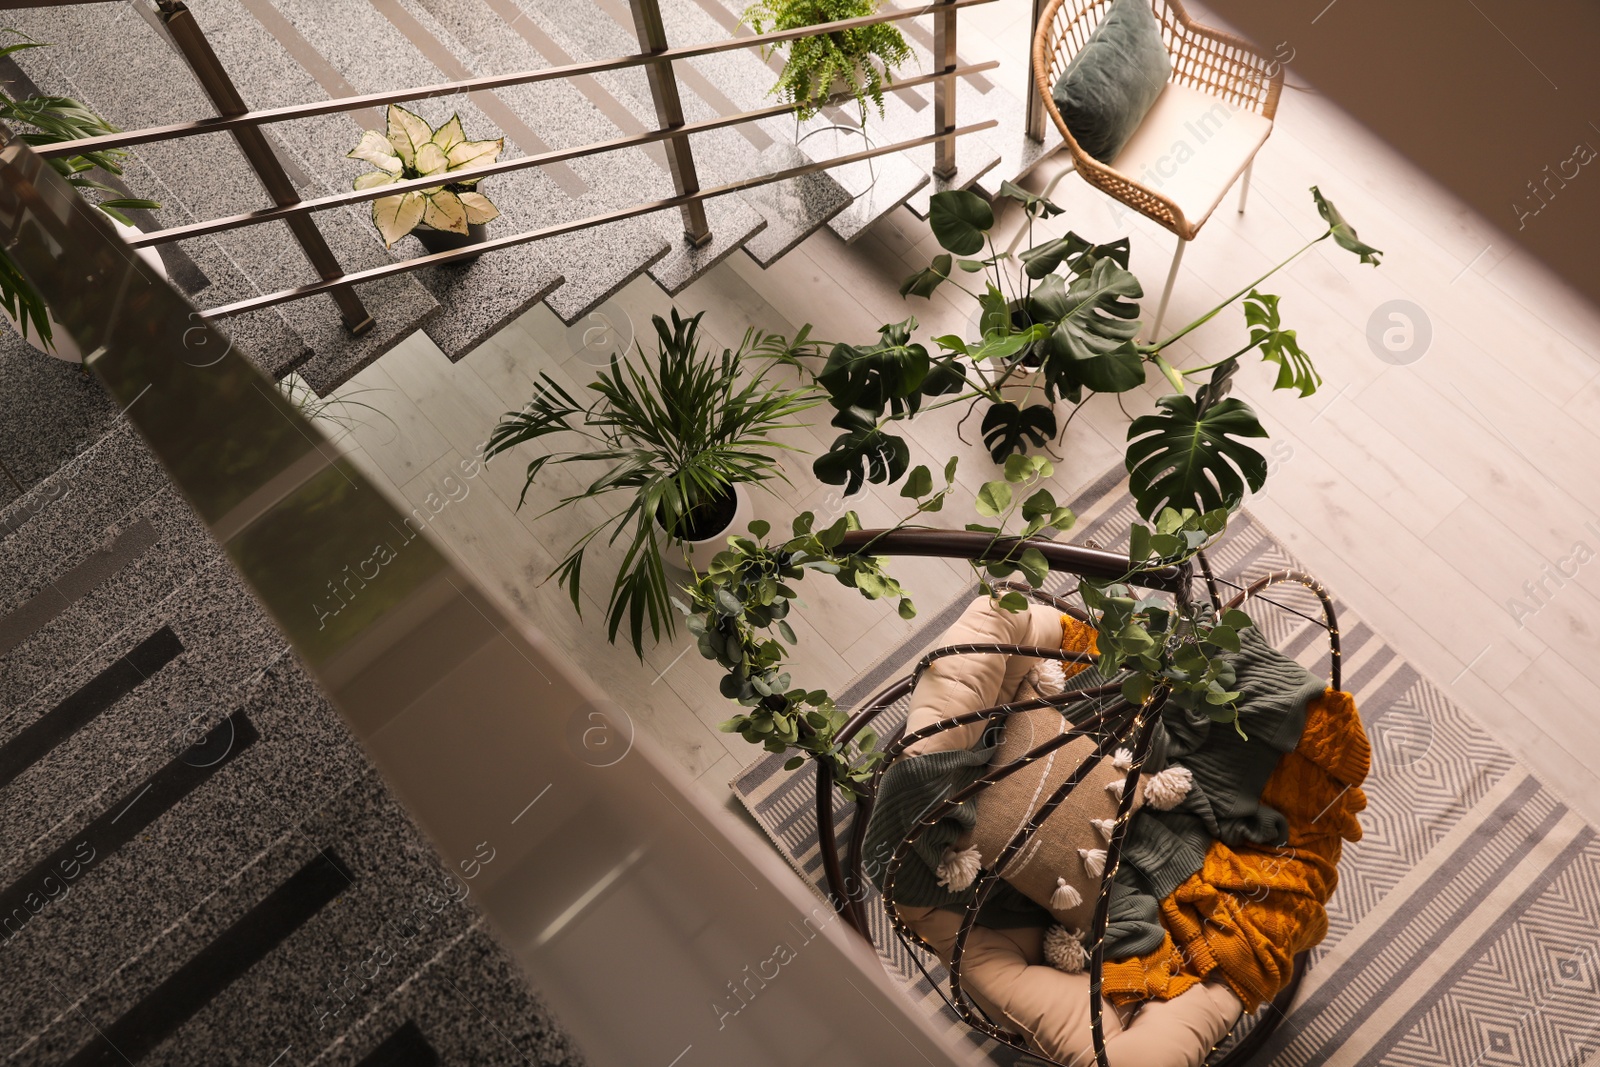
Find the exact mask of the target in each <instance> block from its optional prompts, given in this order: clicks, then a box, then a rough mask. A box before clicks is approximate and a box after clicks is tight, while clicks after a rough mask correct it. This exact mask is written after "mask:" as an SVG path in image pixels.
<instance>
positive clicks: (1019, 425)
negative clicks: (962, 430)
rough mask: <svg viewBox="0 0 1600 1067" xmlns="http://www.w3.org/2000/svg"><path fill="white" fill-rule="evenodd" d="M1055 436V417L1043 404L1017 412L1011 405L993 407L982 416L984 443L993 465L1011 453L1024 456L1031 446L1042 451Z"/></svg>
mask: <svg viewBox="0 0 1600 1067" xmlns="http://www.w3.org/2000/svg"><path fill="white" fill-rule="evenodd" d="M1055 435H1056V413H1055V412H1054V411H1053V410H1051V408H1050V407H1049V406H1048V405H1045V404H1031V405H1029V406H1028V407H1025V408H1018V407H1017V405H1015V404H1013V403H1011V402H1010V401H1005V402H1003V403H999V404H995V405H994V406H993V407H991V408H990V409H989V410H988V411H986V412H984V415H983V443H984V445H985V446H987V447H988V449H989V455H990V456H992V457H993V458H994V461H995V462H996V463H1003V462H1005V458H1006V457H1007V456H1009V455H1010V454H1011V453H1013V452H1026V451H1028V446H1029V444H1030V443H1031V444H1032V446H1033V447H1034V448H1043V447H1044V444H1045V442H1046V441H1049V440H1050V439H1051V438H1053V437H1054V436H1055Z"/></svg>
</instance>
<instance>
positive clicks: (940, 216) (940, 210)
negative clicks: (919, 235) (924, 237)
mask: <svg viewBox="0 0 1600 1067" xmlns="http://www.w3.org/2000/svg"><path fill="white" fill-rule="evenodd" d="M928 225H929V226H931V227H932V228H933V236H934V239H935V240H937V241H938V242H939V247H941V248H943V249H944V250H945V251H946V252H954V253H955V254H956V255H958V256H975V255H977V254H978V253H979V252H982V251H983V240H984V237H985V236H986V235H987V234H988V233H989V231H990V230H992V229H993V228H994V209H993V208H991V207H990V206H989V201H987V200H985V199H984V198H983V197H981V196H979V195H978V194H977V193H972V192H968V191H967V190H965V189H948V190H946V191H944V192H942V193H934V194H933V196H932V197H930V198H929V200H928Z"/></svg>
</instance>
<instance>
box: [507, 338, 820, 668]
mask: <svg viewBox="0 0 1600 1067" xmlns="http://www.w3.org/2000/svg"><path fill="white" fill-rule="evenodd" d="M702 314H703V313H702ZM700 318H701V315H695V316H693V317H692V318H688V319H685V318H682V317H681V316H680V315H679V314H678V312H677V311H676V309H674V310H673V312H672V321H671V323H670V325H669V324H668V323H667V321H666V320H664V319H662V318H661V317H660V316H659V315H658V316H655V319H654V322H655V328H656V335H657V342H658V343H657V351H656V353H655V354H654V356H653V357H649V356H646V354H645V351H644V348H643V346H642V345H641V346H639V347H638V350H637V358H628V359H626V360H625V359H623V358H622V357H621V356H620V355H613V356H612V358H611V365H610V367H609V368H607V369H604V370H601V371H600V372H599V377H598V378H597V379H596V380H595V381H594V382H592V383H590V385H589V386H588V390H587V392H588V394H589V395H588V396H587V397H585V398H584V399H583V400H579V399H577V398H575V397H573V396H572V395H571V394H570V393H569V392H567V390H566V389H564V388H562V387H561V385H560V384H558V383H557V382H556V381H555V380H554V379H552V378H551V377H550V376H549V375H548V374H541V375H540V377H539V382H538V384H537V389H536V392H535V393H534V395H533V399H532V400H530V401H529V402H528V404H527V405H526V406H524V407H523V408H522V410H520V411H513V412H508V413H507V414H506V415H505V417H504V418H503V419H502V420H501V422H500V423H499V425H497V426H496V427H495V429H494V432H493V435H492V436H491V437H490V438H489V443H488V445H487V447H486V449H485V452H484V456H485V458H486V459H492V458H493V457H494V456H497V455H499V454H500V453H502V452H505V451H507V450H509V449H512V448H516V447H518V446H520V445H524V444H528V443H532V442H535V441H542V440H543V439H545V438H551V437H555V438H565V440H566V442H568V443H569V444H570V447H568V448H565V449H563V450H558V451H551V452H546V453H545V454H543V455H539V456H535V457H534V458H533V459H532V460H531V461H529V463H528V468H527V481H526V483H525V484H524V486H523V490H522V496H521V499H519V500H518V507H521V506H522V504H523V503H525V502H526V500H527V496H528V491H529V490H530V489H532V488H533V486H534V484H535V482H536V481H537V480H538V479H539V476H540V473H541V471H543V470H544V469H545V467H546V466H547V465H549V464H552V463H554V464H558V465H564V464H573V463H580V464H582V463H597V464H599V465H600V466H601V470H600V472H599V473H598V474H597V475H595V476H594V478H593V480H592V481H590V482H589V483H588V485H587V486H585V487H584V488H583V489H582V490H581V491H579V492H577V493H574V494H572V495H570V496H566V497H563V498H561V499H560V500H558V501H557V502H556V503H555V505H554V506H553V507H551V508H550V509H549V510H548V511H546V512H544V513H543V514H546V515H548V514H550V513H551V512H555V511H561V510H563V509H566V508H569V507H571V506H572V505H574V504H577V503H578V502H579V501H589V500H593V501H600V502H604V503H611V502H613V501H615V502H618V503H620V504H621V510H620V511H618V512H616V513H615V514H614V515H612V516H611V517H609V518H607V519H605V520H604V521H602V522H601V523H599V524H598V525H596V526H594V527H593V528H592V529H590V530H589V531H587V532H586V533H584V534H583V535H582V536H580V537H579V538H578V539H577V540H576V541H575V542H574V543H573V544H572V546H571V547H570V548H569V549H568V550H567V554H566V556H565V557H564V558H563V559H562V560H561V563H560V564H559V566H558V567H557V568H556V570H555V571H554V572H552V575H551V576H552V577H555V578H557V579H558V580H559V582H560V584H561V585H563V586H565V587H566V589H567V591H568V593H569V594H570V595H571V597H572V603H573V606H574V607H575V608H578V609H579V610H580V611H581V610H582V607H581V603H580V601H579V591H580V587H581V582H582V579H583V564H584V559H585V554H586V553H587V551H588V550H589V549H590V548H591V547H592V545H593V543H594V541H595V539H596V538H597V537H599V536H600V535H601V534H602V533H605V532H607V531H610V534H609V537H608V538H607V540H606V542H603V543H610V544H618V543H620V544H621V545H622V546H624V547H623V554H622V559H621V562H620V563H619V565H618V570H617V574H616V578H615V580H614V581H613V583H612V586H611V595H610V601H609V603H608V604H607V608H606V616H607V625H608V630H607V635H608V637H609V638H610V639H611V640H613V641H615V640H616V636H617V631H618V630H619V629H620V628H621V626H622V623H623V620H624V619H626V620H627V623H628V633H629V636H630V638H631V640H632V643H633V647H634V651H635V652H638V653H639V654H640V655H641V656H642V655H643V640H644V636H643V632H644V625H645V623H646V622H648V623H649V625H650V633H651V635H652V637H654V638H656V639H659V638H660V637H661V636H662V634H663V633H666V634H668V635H670V634H672V633H673V632H674V623H673V619H674V614H673V611H672V607H671V602H670V596H671V593H670V591H669V588H668V576H667V572H668V568H667V565H666V561H665V557H666V556H667V553H668V551H669V546H670V545H672V544H673V543H674V542H680V543H681V542H683V541H710V540H712V539H715V538H717V537H718V536H720V535H722V534H723V533H724V531H726V530H727V529H728V528H729V527H730V526H732V525H733V523H734V515H735V514H736V511H737V499H738V496H739V494H740V488H739V487H740V486H742V485H748V484H753V483H758V482H762V481H765V480H766V479H769V478H779V479H781V480H783V481H787V480H788V479H787V478H786V477H785V476H784V474H783V471H782V469H781V468H780V466H779V455H780V453H781V452H783V451H785V450H789V449H790V446H789V445H786V444H783V443H781V442H779V441H777V440H775V439H774V438H773V434H775V433H776V432H778V431H781V430H785V429H791V428H795V427H797V426H799V425H800V424H799V423H798V422H796V421H795V416H797V415H798V414H799V413H800V412H802V411H805V410H807V409H808V408H811V407H813V406H815V404H816V403H817V401H816V400H815V399H814V397H813V392H812V390H810V389H809V388H799V389H796V388H795V387H794V386H793V384H792V383H789V382H779V381H777V380H775V379H774V378H773V377H772V376H771V371H772V369H773V367H774V365H775V361H776V360H778V359H779V358H780V357H781V358H783V359H794V358H796V357H797V356H798V355H800V354H802V353H809V352H810V351H811V349H812V346H811V344H810V342H809V341H808V340H807V337H808V333H809V327H808V328H805V329H802V330H801V331H800V332H799V334H797V335H796V336H795V338H794V340H793V341H792V342H791V341H788V340H786V339H785V338H783V337H780V336H777V335H775V334H764V333H760V332H757V331H755V330H750V331H747V332H746V333H745V335H744V339H743V341H742V342H741V343H740V345H739V347H738V349H737V350H730V349H724V350H723V352H722V353H721V354H720V355H713V354H710V353H703V352H702V351H701V350H700V336H699V328H700ZM757 359H759V360H760V366H759V367H757V368H756V369H755V371H754V372H753V373H746V364H747V361H753V360H757ZM685 577H687V575H685Z"/></svg>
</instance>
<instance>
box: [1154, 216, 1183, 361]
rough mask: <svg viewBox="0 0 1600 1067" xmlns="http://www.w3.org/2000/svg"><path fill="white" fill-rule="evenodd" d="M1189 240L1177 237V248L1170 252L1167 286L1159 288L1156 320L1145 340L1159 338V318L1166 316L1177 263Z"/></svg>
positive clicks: (1180, 260) (1176, 276)
mask: <svg viewBox="0 0 1600 1067" xmlns="http://www.w3.org/2000/svg"><path fill="white" fill-rule="evenodd" d="M1188 243H1189V242H1188V241H1185V240H1184V239H1183V238H1181V237H1180V238H1178V250H1177V251H1176V252H1174V253H1172V269H1170V270H1168V271H1167V287H1166V288H1165V289H1163V290H1161V303H1160V304H1158V305H1157V306H1156V322H1155V325H1154V326H1153V327H1151V329H1150V334H1149V337H1148V338H1147V340H1150V341H1158V340H1160V339H1161V320H1162V319H1164V318H1166V317H1167V301H1168V300H1170V299H1171V298H1172V283H1173V282H1175V281H1177V280H1178V264H1179V263H1182V262H1183V249H1184V246H1185V245H1187V244H1188Z"/></svg>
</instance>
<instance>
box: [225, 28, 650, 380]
mask: <svg viewBox="0 0 1600 1067" xmlns="http://www.w3.org/2000/svg"><path fill="white" fill-rule="evenodd" d="M252 6H253V8H255V9H257V13H258V14H261V15H262V17H263V18H264V19H265V20H266V22H267V24H268V28H269V29H270V30H271V31H272V32H273V33H274V34H275V35H276V36H278V37H279V38H280V40H283V39H287V41H288V42H289V45H290V47H289V51H290V52H291V53H293V54H294V55H295V57H296V58H297V59H298V60H299V61H300V62H302V63H303V64H305V65H307V66H308V67H309V68H312V69H316V70H319V71H321V74H320V77H321V80H322V81H324V82H332V83H334V84H336V85H337V86H340V87H343V88H341V91H358V92H366V91H378V90H384V89H403V88H406V87H408V86H412V85H421V84H429V83H434V82H438V81H444V80H450V79H455V78H464V77H470V76H472V75H473V74H475V73H478V71H477V70H476V69H475V68H474V66H473V62H477V63H481V64H482V65H483V66H484V67H485V69H487V67H489V66H493V65H494V64H493V62H492V59H488V58H483V57H482V56H478V57H473V56H472V55H471V49H470V48H469V46H467V45H464V44H462V43H460V42H456V41H454V40H453V38H452V35H451V33H450V31H449V29H448V28H447V27H446V26H445V25H443V24H441V23H440V21H439V20H438V19H437V18H436V17H435V16H434V15H433V14H432V13H431V12H430V11H428V10H427V9H425V8H423V7H422V6H420V5H418V4H412V3H409V2H406V0H375V2H370V3H369V2H368V0H335V2H331V3H329V2H311V0H273V2H272V3H271V4H270V5H268V4H265V3H262V2H255V0H252ZM268 12H270V14H269V13H268ZM502 36H503V37H505V38H507V39H509V37H510V35H505V34H502ZM458 52H459V53H462V54H466V55H468V56H469V59H470V60H472V61H470V62H469V61H464V60H463V59H462V58H461V57H460V56H459V55H458ZM582 106H584V105H582V103H581V97H578V96H577V94H576V93H574V92H573V91H572V90H571V87H570V86H566V85H563V84H557V83H552V84H550V85H547V86H521V87H516V88H513V89H506V90H501V91H498V92H495V93H478V94H473V95H472V96H470V97H467V98H464V99H460V100H451V101H429V102H423V103H420V104H419V105H418V106H417V108H416V110H418V111H419V112H420V113H422V114H423V115H425V116H426V117H427V118H428V119H429V120H430V121H432V122H433V123H435V124H436V125H437V124H439V123H441V122H443V121H444V120H445V119H446V118H448V117H449V115H450V114H451V113H452V112H456V111H459V113H460V115H461V119H462V122H463V124H464V125H465V127H466V129H467V131H468V134H469V135H470V136H474V137H486V136H492V135H494V134H495V133H497V132H498V133H501V134H504V135H505V137H506V152H505V154H504V156H503V157H502V158H514V157H516V156H519V155H524V154H528V153H537V152H540V151H544V150H546V149H547V148H550V147H560V146H562V145H564V144H568V143H572V142H571V140H570V139H569V138H568V136H567V133H568V127H567V125H566V124H567V119H566V117H564V116H567V115H569V114H573V113H574V110H573V109H575V108H579V107H582ZM342 121H343V122H345V123H346V125H347V126H348V127H349V132H348V133H347V134H345V136H344V137H342V138H340V139H339V141H338V144H337V149H336V150H331V151H330V149H333V144H332V142H329V143H328V144H325V145H324V146H323V148H324V151H323V154H322V159H321V161H320V162H321V165H322V166H323V167H324V168H325V170H326V172H327V173H329V174H332V175H337V176H338V177H337V181H338V182H339V183H347V182H348V181H350V180H351V179H353V178H354V177H355V175H356V174H358V173H360V172H361V171H362V170H363V169H365V168H364V167H363V166H362V165H360V164H357V163H355V162H354V161H351V160H347V159H344V158H343V155H344V152H345V151H347V150H348V148H349V145H350V144H354V138H355V136H356V134H357V133H358V132H359V130H358V127H359V126H360V125H361V124H362V123H367V124H369V125H371V126H372V127H374V128H376V127H378V126H379V124H380V119H379V118H378V117H377V116H368V115H354V116H345V117H344V118H343V120H342ZM536 127H537V132H536V129H535V128H536ZM346 142H348V143H346ZM621 186H622V183H621V179H620V176H618V175H617V174H615V173H614V172H607V171H605V170H603V169H602V168H597V167H595V166H593V165H592V164H590V163H585V162H584V161H573V162H571V163H567V164H559V165H555V166H551V167H548V168H540V169H538V170H530V171H521V172H518V173H515V174H508V175H501V176H499V177H496V178H495V179H493V180H492V181H491V182H489V183H485V186H484V192H485V193H487V194H488V195H489V196H490V197H491V198H492V199H493V200H494V201H495V203H496V205H497V206H498V207H499V208H500V210H501V212H502V216H501V218H500V219H499V220H497V221H496V222H495V223H493V224H491V228H490V229H491V234H493V233H503V234H510V233H516V232H519V231H522V230H529V229H535V228H538V227H540V226H546V225H550V224H552V223H556V222H561V221H564V220H568V219H574V218H582V217H587V216H590V215H595V214H599V213H601V212H603V211H605V210H607V209H608V208H613V207H616V206H620V205H621V204H622V203H625V202H627V203H631V202H632V200H631V198H629V197H628V196H627V195H626V193H625V191H624V190H623V188H622V187H621ZM418 251H420V247H419V246H417V245H416V243H415V241H414V239H412V238H406V239H405V240H404V241H403V242H402V243H401V245H398V246H397V247H396V249H395V250H394V254H395V255H396V256H397V257H400V256H410V255H413V254H416V253H417V252H418ZM666 251H667V247H666V243H665V242H664V241H662V240H661V239H660V237H659V235H658V234H657V233H656V232H655V229H654V226H653V225H652V224H651V223H650V222H649V221H648V220H636V219H631V220H625V221H622V222H617V223H611V224H608V225H606V226H604V227H599V228H596V229H594V230H590V231H586V232H583V233H578V234H571V235H568V236H566V237H563V238H555V239H551V240H547V241H540V242H536V243H534V244H531V245H528V246H525V247H521V248H518V249H515V250H508V251H506V252H504V253H496V254H493V255H486V256H484V257H483V258H482V259H480V260H477V261H475V262H473V263H471V264H467V265H459V266H451V267H445V268H438V269H435V270H431V271H427V272H423V273H422V274H421V275H420V277H421V278H422V281H423V283H424V284H426V285H427V286H428V287H429V289H430V291H431V292H433V293H434V294H435V296H436V297H438V298H439V300H440V303H441V304H442V305H443V308H442V310H441V312H440V315H439V316H438V317H437V318H435V319H434V320H432V321H430V322H429V323H428V324H427V327H426V328H427V331H428V333H429V336H430V337H432V338H433V339H434V341H435V342H436V343H437V344H438V345H439V347H440V348H441V349H442V350H444V351H445V352H446V354H448V355H450V356H452V357H455V358H459V357H460V356H461V355H463V354H465V353H466V352H467V351H470V350H471V349H472V348H473V347H475V346H476V345H477V344H478V343H480V342H481V341H482V340H483V339H484V338H485V337H487V336H489V335H490V334H491V333H493V332H494V331H495V330H497V329H499V328H500V327H501V326H503V325H504V324H505V323H506V322H507V321H509V320H510V319H512V318H514V317H515V316H517V315H518V314H520V313H522V312H523V311H525V310H526V309H527V308H528V307H530V306H531V305H532V304H533V303H534V302H536V301H538V300H541V299H543V300H545V301H546V303H548V304H549V305H550V306H551V308H552V309H553V310H555V311H556V312H557V314H559V315H561V316H562V318H563V319H567V320H571V319H576V318H577V317H579V316H581V315H582V314H583V313H585V312H586V311H588V310H589V309H590V308H592V307H594V306H595V305H597V304H599V303H600V302H601V301H603V300H604V299H605V298H606V297H607V296H610V295H611V294H612V293H614V292H615V291H616V290H617V289H619V288H621V287H622V286H623V285H626V284H627V283H628V282H629V281H631V280H632V279H633V278H635V277H637V276H638V275H639V274H640V273H641V272H642V271H643V270H644V269H645V268H646V267H648V266H649V265H650V264H652V263H654V262H655V261H656V260H658V259H660V258H661V257H662V256H663V255H665V254H666ZM557 279H564V281H563V283H562V284H560V286H559V287H557V284H556V282H557Z"/></svg>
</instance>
